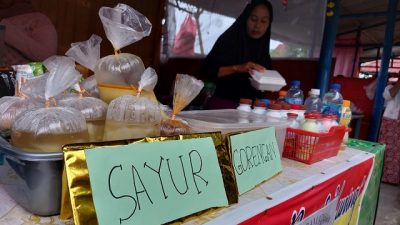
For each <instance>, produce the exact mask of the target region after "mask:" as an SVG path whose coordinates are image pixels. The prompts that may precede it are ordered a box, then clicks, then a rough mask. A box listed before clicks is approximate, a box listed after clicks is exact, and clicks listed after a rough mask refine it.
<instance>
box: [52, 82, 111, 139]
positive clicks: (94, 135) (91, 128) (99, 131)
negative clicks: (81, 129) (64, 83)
mask: <svg viewBox="0 0 400 225" xmlns="http://www.w3.org/2000/svg"><path fill="white" fill-rule="evenodd" d="M78 87H79V85H78ZM82 93H83V92H82V91H79V94H78V96H69V97H65V98H63V99H60V100H59V101H58V104H59V105H60V106H65V107H70V108H74V109H76V110H78V111H80V112H81V113H82V114H83V116H84V117H85V120H86V125H87V128H88V132H89V140H90V141H102V140H103V135H104V123H105V119H106V115H107V107H108V105H107V103H105V102H103V101H102V100H100V99H98V98H93V97H84V96H83V94H82Z"/></svg>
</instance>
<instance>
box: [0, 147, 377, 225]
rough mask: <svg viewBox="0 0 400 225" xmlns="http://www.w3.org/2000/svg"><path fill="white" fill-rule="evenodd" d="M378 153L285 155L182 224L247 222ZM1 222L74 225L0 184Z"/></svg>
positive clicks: (351, 150) (350, 151)
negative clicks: (268, 172) (274, 169)
mask: <svg viewBox="0 0 400 225" xmlns="http://www.w3.org/2000/svg"><path fill="white" fill-rule="evenodd" d="M374 157H375V155H374V154H371V153H367V152H365V151H361V150H357V149H354V148H346V150H344V151H340V153H339V154H338V156H336V157H332V158H329V159H325V160H323V161H320V162H317V163H315V164H312V165H306V164H303V163H300V162H296V161H293V160H290V159H286V158H283V159H282V166H283V170H282V172H281V173H280V174H278V175H277V176H275V177H273V178H271V179H270V180H268V181H266V182H264V183H262V184H260V185H259V186H257V187H256V188H254V189H253V190H251V191H249V192H247V193H245V194H243V195H241V196H240V197H239V203H237V204H234V205H231V206H229V207H226V208H220V209H214V210H211V211H208V212H206V213H203V214H199V215H196V216H191V217H188V218H186V219H185V220H184V221H180V222H179V223H183V224H193V225H197V224H208V225H213V224H238V223H242V222H243V224H246V223H245V221H246V220H247V219H249V218H252V217H256V216H258V215H260V214H262V213H263V212H265V211H266V210H267V209H269V208H271V207H273V206H276V205H278V204H280V203H282V202H285V201H287V200H288V199H289V198H290V197H293V196H297V195H301V194H302V193H303V192H305V191H307V190H309V189H310V188H313V187H316V186H317V185H318V184H321V183H323V182H324V181H326V180H328V179H330V178H332V177H334V176H337V175H340V174H342V173H345V172H346V171H350V170H351V169H352V168H353V169H354V168H355V167H356V166H358V165H361V164H363V163H365V162H367V161H371V160H372V161H373V159H374ZM0 202H1V203H2V204H0V224H2V225H31V224H32V225H33V224H46V225H72V224H73V222H72V221H60V219H59V218H58V216H52V217H39V216H35V215H32V214H31V213H29V212H27V211H25V210H24V209H23V208H21V207H20V206H18V204H17V203H15V202H14V200H13V199H11V198H10V197H9V196H8V195H7V193H5V191H4V189H3V187H2V184H0Z"/></svg>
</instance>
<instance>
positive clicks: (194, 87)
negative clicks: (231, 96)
mask: <svg viewBox="0 0 400 225" xmlns="http://www.w3.org/2000/svg"><path fill="white" fill-rule="evenodd" d="M203 87H204V83H203V82H202V81H201V80H197V79H196V78H194V77H192V76H189V75H186V74H178V75H177V76H176V79H175V87H174V100H173V108H172V115H171V118H170V119H167V120H163V121H162V123H161V135H162V136H164V135H178V134H189V133H191V129H190V127H189V126H188V125H187V123H186V122H185V121H183V120H178V119H176V114H178V113H179V112H180V111H182V109H184V108H185V107H186V106H187V105H188V104H189V103H190V102H191V101H192V100H193V99H194V98H195V97H196V96H197V95H198V94H199V93H200V91H201V89H203Z"/></svg>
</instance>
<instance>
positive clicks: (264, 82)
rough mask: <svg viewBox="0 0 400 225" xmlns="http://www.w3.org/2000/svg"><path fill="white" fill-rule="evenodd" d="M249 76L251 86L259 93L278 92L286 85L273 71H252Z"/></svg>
mask: <svg viewBox="0 0 400 225" xmlns="http://www.w3.org/2000/svg"><path fill="white" fill-rule="evenodd" d="M251 75H252V77H251V78H250V83H251V85H252V86H253V87H254V88H255V89H257V90H260V91H279V90H280V89H281V88H282V87H284V86H285V85H286V81H285V79H284V78H283V77H282V75H280V74H279V72H278V71H275V70H265V71H264V72H259V71H256V70H253V71H251Z"/></svg>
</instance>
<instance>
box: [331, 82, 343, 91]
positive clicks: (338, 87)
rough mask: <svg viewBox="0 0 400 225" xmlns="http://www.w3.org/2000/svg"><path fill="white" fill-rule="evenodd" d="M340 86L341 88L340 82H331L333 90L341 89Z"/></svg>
mask: <svg viewBox="0 0 400 225" xmlns="http://www.w3.org/2000/svg"><path fill="white" fill-rule="evenodd" d="M340 88H341V86H340V84H338V83H333V84H331V86H330V89H333V90H335V91H340Z"/></svg>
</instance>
